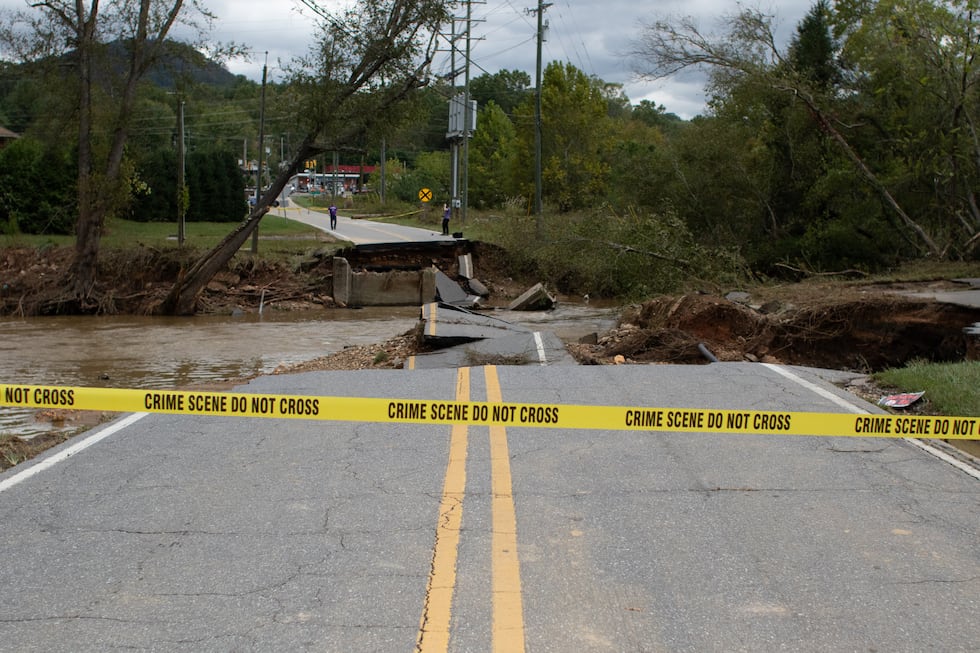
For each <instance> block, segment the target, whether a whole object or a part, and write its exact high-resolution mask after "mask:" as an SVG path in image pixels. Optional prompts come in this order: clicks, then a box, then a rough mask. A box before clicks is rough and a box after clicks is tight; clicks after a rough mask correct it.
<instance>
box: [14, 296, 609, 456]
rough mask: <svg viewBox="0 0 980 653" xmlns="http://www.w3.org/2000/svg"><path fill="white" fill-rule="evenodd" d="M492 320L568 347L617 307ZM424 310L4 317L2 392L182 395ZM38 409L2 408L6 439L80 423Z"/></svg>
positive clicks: (402, 324)
mask: <svg viewBox="0 0 980 653" xmlns="http://www.w3.org/2000/svg"><path fill="white" fill-rule="evenodd" d="M491 314H492V315H495V316H496V317H500V318H501V319H504V320H508V321H510V322H514V323H519V324H524V325H526V326H530V327H533V328H535V329H537V330H549V331H553V332H554V333H555V334H557V335H558V336H559V337H560V338H562V339H564V340H566V341H573V340H576V339H578V338H579V337H581V336H582V335H585V334H587V333H590V332H600V333H601V332H603V331H605V330H607V329H608V328H610V327H611V326H612V325H613V323H614V321H615V318H616V315H617V314H618V312H617V311H616V310H615V309H614V308H611V307H597V306H588V305H584V304H565V303H562V304H559V305H558V307H557V308H556V309H555V310H553V311H547V312H541V313H516V312H508V311H492V312H491ZM418 319H419V309H418V307H411V306H407V307H383V308H382V307H370V308H363V309H356V310H354V309H329V310H323V311H311V312H275V311H270V312H266V313H265V314H264V315H261V316H260V315H257V314H245V315H242V316H239V317H233V316H195V317H185V318H174V317H143V316H105V317H45V318H26V319H25V318H0V360H2V361H3V367H2V372H0V383H5V384H26V385H65V386H68V385H70V386H89V387H109V388H172V389H182V388H188V387H193V386H202V385H208V384H214V383H222V382H226V381H230V380H236V379H241V378H249V377H254V376H259V375H263V374H269V373H271V372H272V371H273V370H275V369H276V368H277V367H278V366H280V365H282V364H286V365H289V364H294V363H300V362H303V361H308V360H312V359H314V358H318V357H320V356H326V355H328V354H331V353H335V352H338V351H341V350H342V349H344V348H345V347H349V346H356V345H369V344H374V343H378V342H382V341H384V340H387V339H389V338H392V337H394V336H397V335H400V334H402V333H405V332H406V331H408V330H409V329H411V328H413V327H414V326H415V325H416V324H417V322H418ZM37 412H38V411H36V410H32V409H21V408H0V434H4V433H7V434H15V435H19V436H21V437H31V436H33V435H37V434H39V433H44V432H48V431H51V430H53V429H59V428H72V425H71V424H68V425H64V424H60V423H59V424H51V423H50V422H47V421H38V420H37V419H36V415H37Z"/></svg>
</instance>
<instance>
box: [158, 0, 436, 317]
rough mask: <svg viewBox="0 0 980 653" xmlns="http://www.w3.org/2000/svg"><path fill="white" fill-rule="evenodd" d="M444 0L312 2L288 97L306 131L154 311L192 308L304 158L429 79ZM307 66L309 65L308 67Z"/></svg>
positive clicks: (345, 142) (369, 129)
mask: <svg viewBox="0 0 980 653" xmlns="http://www.w3.org/2000/svg"><path fill="white" fill-rule="evenodd" d="M450 4H451V3H448V2H445V0H385V1H383V2H376V1H369V0H361V2H359V3H358V6H356V7H354V8H352V9H350V10H349V11H348V12H347V13H346V14H345V15H344V16H343V17H342V18H335V17H333V16H332V15H330V14H327V13H326V12H323V11H322V10H320V9H319V8H316V7H315V5H312V4H310V6H311V7H313V8H314V10H315V11H316V12H317V13H318V14H319V15H320V17H321V18H322V19H323V24H322V25H321V34H320V36H319V37H318V48H317V49H316V54H315V55H312V56H310V57H308V58H306V59H303V60H299V61H298V62H297V64H298V66H297V71H298V72H296V73H294V74H293V76H292V78H291V80H290V90H291V93H292V95H291V100H292V102H293V106H294V108H295V109H294V110H295V112H296V116H297V120H298V121H300V123H301V124H302V125H303V126H304V130H305V134H306V135H305V137H304V138H303V139H302V142H301V144H300V146H299V147H298V148H297V150H296V151H295V152H294V154H293V156H292V159H291V160H290V162H289V163H288V165H286V166H284V167H283V169H281V170H280V172H279V174H278V176H277V177H276V179H275V181H273V182H272V184H271V185H270V186H269V188H268V189H267V190H266V191H265V192H264V193H263V194H262V195H261V197H259V198H258V201H257V202H256V203H255V207H254V208H253V209H252V211H251V212H250V213H249V215H248V217H247V218H246V219H245V220H244V221H243V222H242V223H241V224H239V226H238V227H237V228H236V229H235V230H234V231H232V232H231V233H229V234H228V235H227V236H226V237H225V238H224V239H223V240H222V241H221V242H220V243H219V244H218V245H216V246H215V247H214V248H213V249H212V250H211V251H209V252H208V253H207V254H205V255H204V256H202V257H201V258H200V259H198V260H197V261H196V262H195V263H194V264H193V265H191V266H189V267H188V268H187V269H186V270H183V271H181V274H180V276H179V278H178V279H177V282H176V283H175V284H174V286H173V288H172V289H171V291H170V292H169V293H168V295H167V297H166V298H165V299H164V300H163V301H162V302H160V304H159V305H158V306H156V307H155V309H154V311H153V312H154V313H156V314H168V315H192V314H193V313H194V312H195V310H196V307H197V302H198V298H199V297H200V295H201V292H202V291H203V290H204V288H205V287H206V286H207V284H208V283H209V282H210V280H211V279H212V277H214V275H215V274H216V273H217V272H218V271H219V270H221V269H223V268H224V267H225V266H226V265H227V263H228V261H230V260H231V258H232V257H233V256H234V255H235V253H236V252H238V250H239V249H240V248H241V247H242V245H243V244H244V243H245V241H246V240H247V239H248V238H249V237H250V236H251V235H252V233H253V232H254V231H255V229H257V228H258V226H259V222H260V221H261V220H262V217H263V216H265V214H266V213H268V211H269V208H270V206H271V205H272V203H273V201H274V200H275V198H276V197H278V196H279V194H280V193H281V192H282V190H283V188H285V186H286V184H287V183H288V182H289V179H290V178H291V177H292V176H293V175H295V174H296V173H297V172H298V171H299V170H300V169H301V168H302V167H303V165H304V162H305V161H308V160H309V159H311V158H313V157H315V156H317V155H319V154H322V153H324V152H331V151H336V150H342V149H345V148H349V147H352V146H355V145H357V144H359V143H363V142H364V140H365V138H366V136H367V135H368V134H370V133H373V132H380V131H381V130H383V129H384V128H385V127H386V126H388V125H390V124H391V122H392V120H393V119H394V117H395V116H396V114H397V112H398V110H399V109H400V107H402V105H404V104H405V102H406V100H407V99H408V98H409V97H410V96H411V95H412V92H413V91H415V90H416V89H418V88H420V87H422V86H424V85H425V84H427V82H428V70H429V66H430V64H431V62H432V58H433V56H434V55H435V52H436V47H435V46H436V37H437V33H438V29H439V26H440V25H441V24H442V23H443V22H444V21H445V20H446V19H447V16H448V12H447V9H448V6H449V5H450ZM310 71H313V72H310Z"/></svg>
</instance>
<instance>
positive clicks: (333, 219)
mask: <svg viewBox="0 0 980 653" xmlns="http://www.w3.org/2000/svg"><path fill="white" fill-rule="evenodd" d="M327 210H328V211H330V229H331V230H334V229H336V228H337V206H336V205H335V204H334V203H333V202H331V203H330V208H329V209H327Z"/></svg>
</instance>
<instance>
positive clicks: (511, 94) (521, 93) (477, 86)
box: [470, 70, 531, 115]
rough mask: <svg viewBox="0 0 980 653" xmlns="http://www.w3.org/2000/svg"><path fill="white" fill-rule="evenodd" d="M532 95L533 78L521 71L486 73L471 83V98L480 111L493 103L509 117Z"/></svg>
mask: <svg viewBox="0 0 980 653" xmlns="http://www.w3.org/2000/svg"><path fill="white" fill-rule="evenodd" d="M530 93H531V77H530V75H528V74H527V73H525V72H523V71H520V70H499V71H497V72H496V73H484V74H482V75H480V76H479V77H476V78H474V79H472V80H471V81H470V97H471V98H472V99H474V100H476V103H477V107H478V108H479V110H481V111H482V110H483V108H484V107H486V106H487V105H488V104H489V103H490V102H493V103H494V104H496V105H497V106H498V107H500V109H501V111H503V112H504V113H505V114H507V115H509V114H510V113H511V112H513V110H514V108H515V107H516V106H517V105H519V104H521V102H523V101H524V100H525V99H526V98H527V97H528V96H529V95H530Z"/></svg>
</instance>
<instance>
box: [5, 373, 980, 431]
mask: <svg viewBox="0 0 980 653" xmlns="http://www.w3.org/2000/svg"><path fill="white" fill-rule="evenodd" d="M0 406H7V407H21V408H60V409H68V410H97V411H112V412H124V413H139V412H148V413H169V414H181V415H214V416H220V417H270V418H286V419H307V420H326V421H340V422H347V421H350V422H387V423H414V424H470V425H478V426H479V425H487V426H514V427H531V428H556V429H600V430H608V431H615V430H621V431H664V432H687V433H694V432H698V433H754V434H766V435H814V436H832V437H862V438H866V437H884V438H895V437H899V438H939V439H944V440H980V435H978V430H980V429H978V421H980V418H977V417H949V416H922V415H893V414H858V415H855V414H850V413H811V412H793V411H785V412H783V411H757V410H712V409H700V408H651V407H645V406H582V405H571V404H530V403H512V402H499V403H498V402H480V401H440V400H431V399H425V400H418V399H383V398H369V397H327V396H302V395H278V394H276V395H273V394H251V393H235V392H197V391H190V390H136V389H125V388H86V387H68V386H40V385H6V384H0Z"/></svg>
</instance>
